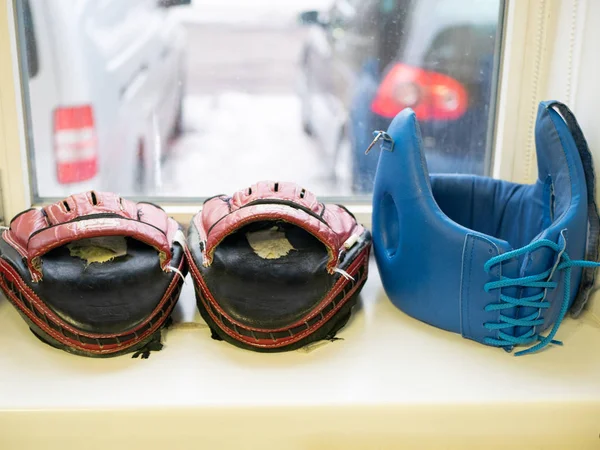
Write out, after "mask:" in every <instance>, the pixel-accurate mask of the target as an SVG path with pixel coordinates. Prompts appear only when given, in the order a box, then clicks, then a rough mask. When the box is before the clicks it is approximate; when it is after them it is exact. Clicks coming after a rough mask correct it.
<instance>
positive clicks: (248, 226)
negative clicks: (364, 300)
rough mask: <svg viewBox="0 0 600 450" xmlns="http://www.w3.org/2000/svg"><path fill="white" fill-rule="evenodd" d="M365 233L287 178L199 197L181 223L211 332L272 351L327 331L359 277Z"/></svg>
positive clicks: (352, 297) (338, 321)
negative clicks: (197, 207) (196, 209)
mask: <svg viewBox="0 0 600 450" xmlns="http://www.w3.org/2000/svg"><path fill="white" fill-rule="evenodd" d="M370 244H371V236H370V233H369V232H368V231H367V230H366V229H365V228H363V227H362V226H361V225H360V224H358V223H357V222H356V219H355V218H354V216H352V214H350V213H349V212H348V211H347V210H346V209H345V208H343V207H341V206H338V205H325V204H323V203H320V202H319V201H317V198H316V197H315V196H314V195H313V194H311V193H310V192H308V191H306V190H305V189H302V188H301V187H299V186H297V185H295V184H293V183H277V182H260V183H257V184H255V185H253V186H252V187H250V188H248V189H245V190H242V191H239V192H237V193H236V194H234V195H233V197H228V196H225V195H221V196H217V197H213V198H211V199H209V200H207V201H206V202H205V204H204V207H203V209H202V212H200V213H198V214H197V215H196V216H195V217H194V218H193V219H192V223H191V224H190V228H189V231H188V249H187V251H188V260H189V262H190V270H191V273H192V276H193V279H194V283H195V286H196V298H197V303H198V309H199V310H200V313H201V314H202V317H203V318H204V319H205V320H206V322H207V323H208V325H209V326H210V328H211V330H212V332H213V337H214V338H215V339H218V340H225V341H227V342H230V343H232V344H234V345H237V346H238V347H242V348H245V349H250V350H255V351H260V352H278V351H285V350H293V349H297V348H300V347H303V346H305V345H307V344H309V343H311V342H315V341H318V340H321V339H330V338H333V337H334V336H335V334H336V332H337V331H338V330H339V329H340V328H342V327H343V326H344V325H345V324H346V322H347V321H348V319H349V318H350V314H351V310H352V307H353V306H354V305H355V304H356V301H357V297H358V293H359V292H360V290H361V288H362V286H363V285H364V283H365V281H366V279H367V269H368V259H369V250H370Z"/></svg>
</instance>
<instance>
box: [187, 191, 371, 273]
mask: <svg viewBox="0 0 600 450" xmlns="http://www.w3.org/2000/svg"><path fill="white" fill-rule="evenodd" d="M260 220H283V221H285V222H289V223H292V224H294V225H296V226H298V227H300V228H303V229H305V230H306V231H308V232H310V233H311V234H312V235H313V236H315V237H316V238H317V239H319V240H320V241H321V242H322V243H323V244H324V245H325V246H326V247H327V249H328V252H329V262H328V264H327V269H328V270H329V271H330V272H331V271H332V270H333V269H334V268H335V267H336V266H337V264H338V258H339V253H340V251H341V250H342V249H343V245H344V242H346V240H347V239H348V238H349V237H350V236H352V235H353V234H357V235H360V234H362V233H363V232H364V228H363V227H362V226H361V225H359V224H358V223H357V222H356V220H355V219H354V217H352V215H351V214H350V213H349V212H347V211H346V210H345V209H343V208H341V207H340V206H338V205H330V204H328V205H324V204H323V203H320V202H318V201H317V198H316V197H315V195H314V194H312V193H311V192H309V191H306V190H305V189H303V188H301V187H300V186H298V185H297V184H295V183H278V182H273V181H262V182H259V183H256V184H254V185H253V186H251V187H250V188H248V189H244V190H241V191H238V192H236V193H235V194H234V195H233V197H231V198H226V197H215V198H213V199H211V200H208V201H207V202H206V203H205V204H204V207H203V208H202V212H201V213H200V214H198V215H196V216H195V217H194V224H195V225H196V228H197V229H198V233H199V235H200V239H201V240H202V241H203V242H204V250H203V255H204V265H206V266H209V265H210V264H211V263H212V257H213V253H214V250H215V248H216V247H217V246H218V245H219V244H220V243H221V241H222V240H223V239H224V238H225V237H227V236H228V235H230V234H231V233H233V232H235V231H236V230H238V229H240V228H241V227H243V226H244V225H246V224H248V223H251V222H257V221H260Z"/></svg>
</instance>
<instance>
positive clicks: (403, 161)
mask: <svg viewBox="0 0 600 450" xmlns="http://www.w3.org/2000/svg"><path fill="white" fill-rule="evenodd" d="M377 133H378V134H377V137H378V138H383V141H382V145H381V148H382V151H381V155H380V159H379V165H378V168H377V175H376V180H375V190H374V199H373V205H374V206H373V242H374V247H375V256H376V258H377V264H378V266H379V271H380V273H381V279H382V281H383V285H384V288H385V290H386V292H387V294H388V296H389V298H390V299H391V300H392V302H393V303H394V304H395V305H396V306H397V307H398V308H400V309H401V310H403V311H404V312H406V313H407V314H409V315H410V316H412V317H415V318H417V319H419V320H421V321H423V322H426V323H428V324H431V325H433V326H436V327H439V328H443V329H445V330H448V331H453V332H455V333H460V334H461V335H462V336H463V337H465V338H468V339H472V340H474V341H477V342H481V343H483V344H487V345H490V346H495V347H502V348H504V349H505V350H507V351H510V350H512V349H513V347H515V346H517V345H525V346H528V348H526V349H524V350H522V351H520V352H517V353H516V354H517V355H520V354H526V353H532V352H535V351H537V350H540V349H542V348H544V347H545V346H547V345H548V344H550V343H554V344H559V343H560V342H559V341H555V340H553V338H554V335H555V334H556V332H557V330H558V328H559V326H560V324H561V322H562V320H563V319H564V317H565V315H566V314H567V312H568V311H569V309H571V312H572V313H573V314H574V315H577V314H579V313H580V312H581V310H582V309H583V307H584V305H585V303H586V301H587V298H588V296H589V293H590V290H591V288H592V286H593V283H594V272H595V267H596V266H597V265H598V264H597V263H595V262H592V261H596V260H597V259H598V233H599V225H598V212H597V209H596V206H595V203H594V171H593V167H592V161H591V155H590V152H589V150H588V147H587V143H586V141H585V138H584V137H583V134H582V132H581V129H580V128H579V126H578V124H577V121H576V120H575V117H574V116H573V114H572V113H571V111H569V109H568V108H567V107H566V106H565V105H563V104H561V103H558V102H543V103H541V104H540V107H539V111H538V117H537V126H536V136H535V137H536V148H537V160H538V170H539V177H538V180H537V182H536V183H535V184H532V185H522V184H515V183H509V182H506V181H500V180H495V179H492V178H487V177H479V176H470V175H434V176H431V177H430V176H429V173H428V171H427V164H426V162H425V158H424V157H423V151H422V149H421V137H420V132H419V127H418V124H417V122H416V119H415V115H414V113H413V112H412V111H411V110H404V111H403V112H401V113H400V114H398V116H397V117H396V118H395V119H394V121H393V122H392V124H391V125H390V127H389V129H388V132H387V133H384V132H377Z"/></svg>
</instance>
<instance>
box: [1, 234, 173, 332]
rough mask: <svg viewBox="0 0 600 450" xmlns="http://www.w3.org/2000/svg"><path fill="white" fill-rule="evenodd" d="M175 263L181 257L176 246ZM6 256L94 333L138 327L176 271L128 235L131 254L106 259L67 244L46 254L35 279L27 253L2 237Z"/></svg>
mask: <svg viewBox="0 0 600 450" xmlns="http://www.w3.org/2000/svg"><path fill="white" fill-rule="evenodd" d="M172 251H173V262H172V265H173V266H174V267H178V266H179V264H180V263H181V260H182V257H183V250H182V249H181V247H180V246H179V245H174V246H173V249H172ZM0 252H1V254H2V258H4V259H5V260H7V261H8V262H10V263H11V265H12V266H13V267H15V269H16V270H17V271H18V272H19V274H20V275H21V277H22V278H23V279H24V280H25V281H26V282H27V284H28V286H29V287H30V288H31V289H33V291H34V292H35V293H36V294H37V296H38V297H40V298H41V299H42V301H43V302H44V303H45V304H46V305H47V306H48V307H49V308H51V309H52V310H53V311H54V312H55V313H56V314H57V315H58V316H60V317H61V319H63V320H64V321H65V322H67V323H69V324H70V325H72V326H73V327H75V328H77V329H79V330H81V331H86V332H91V333H98V334H103V333H119V332H123V331H126V330H129V329H131V328H134V327H136V326H137V325H138V324H139V323H140V322H142V321H143V320H144V319H146V318H147V317H148V316H149V315H150V313H151V312H152V311H153V310H154V308H155V307H156V306H157V305H158V303H159V302H160V300H161V299H162V298H163V296H164V293H165V291H166V290H167V287H168V286H169V284H170V282H171V280H172V279H173V276H177V275H175V274H173V273H166V272H164V271H162V270H161V268H160V261H159V257H158V252H157V251H156V250H155V249H154V248H152V247H149V246H148V245H146V244H143V243H141V242H139V241H136V240H135V239H130V238H127V255H126V256H123V257H120V258H115V259H114V260H113V261H110V262H105V263H102V264H99V263H92V264H90V265H89V266H87V267H86V263H85V261H83V260H82V259H80V258H77V257H73V256H71V255H70V253H69V250H68V248H67V247H66V246H63V247H59V248H57V249H54V250H52V251H50V252H49V253H47V254H46V255H44V256H43V257H42V273H43V278H42V280H41V281H40V282H38V283H34V282H32V280H31V277H30V275H29V270H28V268H27V266H26V265H25V262H24V261H23V258H22V257H21V256H20V255H19V254H18V253H17V252H16V251H15V250H14V249H13V248H12V247H10V246H9V245H8V244H6V242H4V240H2V239H0Z"/></svg>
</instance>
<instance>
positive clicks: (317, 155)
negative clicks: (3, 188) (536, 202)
mask: <svg viewBox="0 0 600 450" xmlns="http://www.w3.org/2000/svg"><path fill="white" fill-rule="evenodd" d="M14 9H15V12H16V17H17V40H18V42H19V55H20V57H19V62H20V65H21V73H22V78H23V80H22V81H23V82H22V88H23V89H22V90H23V94H24V97H25V112H26V115H27V117H26V121H25V123H26V124H27V125H26V128H27V133H26V135H27V139H28V161H29V171H30V180H31V188H32V192H33V194H34V197H35V200H36V201H39V200H43V199H49V198H56V197H63V196H65V195H68V194H71V193H73V192H78V191H82V190H87V189H97V190H106V191H115V192H118V193H120V194H121V195H128V196H133V197H147V198H157V197H158V198H162V197H168V198H170V199H176V200H189V201H194V202H197V201H198V200H199V199H201V198H202V197H208V196H211V195H214V194H218V193H230V192H232V191H235V190H237V189H240V188H243V187H245V186H247V185H249V184H251V183H253V182H255V181H258V180H262V179H270V180H282V181H295V182H298V183H300V184H302V185H303V186H304V187H305V188H307V189H309V190H312V191H314V192H315V193H317V194H318V195H321V196H327V197H343V198H344V199H345V200H347V201H359V200H361V199H363V200H366V199H368V195H369V193H370V192H371V190H372V186H373V177H374V174H375V170H376V166H377V160H378V152H377V151H373V152H370V153H369V154H368V155H365V149H366V148H367V146H368V145H369V143H370V142H371V140H372V132H373V131H374V130H380V129H386V128H387V126H388V125H389V124H390V122H391V120H392V119H393V118H394V116H395V115H396V114H397V113H398V112H399V111H401V110H402V109H404V108H406V107H411V108H413V109H414V111H415V113H416V115H417V117H418V119H419V122H420V126H421V132H422V138H423V139H422V140H423V146H424V148H425V151H426V157H427V163H428V166H429V169H430V171H431V172H456V173H476V174H486V173H488V171H489V164H490V163H489V161H490V159H491V151H492V141H493V135H492V134H493V130H494V110H495V98H496V88H497V78H498V77H497V74H498V60H499V51H500V41H501V39H500V33H501V29H502V23H501V22H502V17H503V9H504V4H503V1H502V0H336V1H331V0H286V1H281V0H193V1H190V0H126V1H123V0H77V1H75V0H14ZM399 176H401V172H400V171H399Z"/></svg>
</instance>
